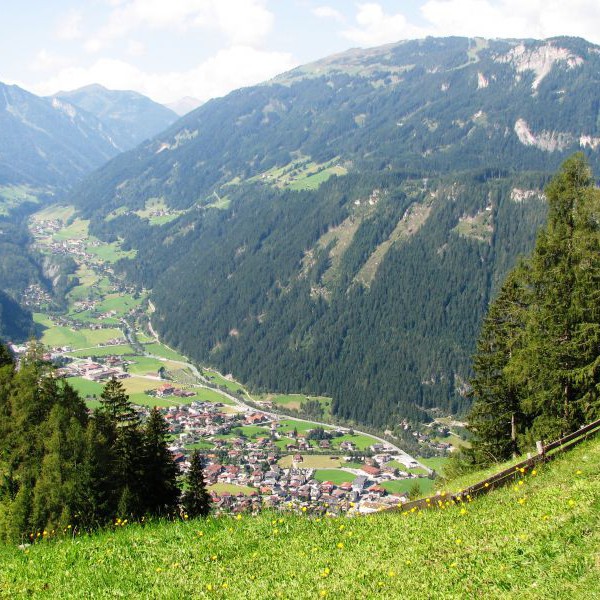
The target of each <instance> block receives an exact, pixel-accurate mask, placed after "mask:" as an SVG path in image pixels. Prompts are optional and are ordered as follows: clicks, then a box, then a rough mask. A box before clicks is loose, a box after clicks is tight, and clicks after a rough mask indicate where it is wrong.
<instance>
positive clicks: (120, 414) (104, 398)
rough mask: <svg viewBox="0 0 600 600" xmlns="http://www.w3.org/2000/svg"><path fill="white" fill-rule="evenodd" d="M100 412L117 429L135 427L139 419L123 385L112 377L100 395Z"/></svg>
mask: <svg viewBox="0 0 600 600" xmlns="http://www.w3.org/2000/svg"><path fill="white" fill-rule="evenodd" d="M100 403H101V410H102V412H104V413H106V414H107V415H108V416H109V417H110V418H111V420H112V421H113V422H114V424H115V425H116V426H117V427H122V426H128V425H131V426H137V425H138V424H139V419H138V417H137V414H136V412H135V410H134V408H133V406H132V404H131V402H130V401H129V396H128V395H127V394H126V393H125V388H124V387H123V384H122V383H121V382H120V381H119V380H118V379H115V378H114V377H112V378H111V379H110V380H109V381H108V382H107V383H106V385H105V386H104V389H103V390H102V393H101V394H100Z"/></svg>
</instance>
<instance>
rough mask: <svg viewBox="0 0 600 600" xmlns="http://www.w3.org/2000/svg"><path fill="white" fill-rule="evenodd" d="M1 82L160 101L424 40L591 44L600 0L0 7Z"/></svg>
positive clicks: (599, 20)
mask: <svg viewBox="0 0 600 600" xmlns="http://www.w3.org/2000/svg"><path fill="white" fill-rule="evenodd" d="M2 4H3V6H2V11H1V13H0V39H1V40H2V41H1V42H0V44H1V46H0V81H2V82H4V83H16V84H18V85H20V86H22V87H24V88H25V89H27V90H29V91H32V92H34V93H37V94H41V95H45V94H51V93H54V92H57V91H59V90H70V89H75V88H77V87H81V86H83V85H87V84H89V83H101V84H102V85H105V86H106V87H109V88H111V89H134V90H136V91H139V92H141V93H143V94H146V95H148V96H150V97H151V98H153V99H154V100H157V101H159V102H172V101H175V100H177V99H179V98H182V97H184V96H192V97H195V98H198V99H199V100H202V101H204V100H207V99H209V98H211V97H215V96H221V95H224V94H226V93H228V92H229V91H231V90H233V89H236V88H239V87H243V86H246V85H252V84H255V83H259V82H261V81H264V80H266V79H269V78H271V77H273V76H274V75H276V74H278V73H281V72H283V71H286V70H288V69H290V68H293V67H294V66H297V65H299V64H303V63H306V62H310V61H313V60H317V59H319V58H322V57H324V56H327V55H328V54H332V53H335V52H341V51H343V50H346V49H348V48H351V47H357V46H358V47H370V46H377V45H380V44H384V43H388V42H394V41H399V40H401V39H411V38H421V37H425V36H427V35H467V36H483V37H531V38H545V37H551V36H555V35H577V36H580V37H584V38H586V39H588V40H589V41H592V42H595V43H600V2H598V0H569V2H566V1H565V0H374V1H369V0H357V1H353V0H22V1H19V0H15V1H8V0H2Z"/></svg>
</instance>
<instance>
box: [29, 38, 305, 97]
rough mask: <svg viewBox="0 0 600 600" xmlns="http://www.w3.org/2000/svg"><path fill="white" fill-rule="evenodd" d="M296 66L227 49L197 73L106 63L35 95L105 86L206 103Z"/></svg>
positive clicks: (283, 57)
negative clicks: (190, 97) (154, 70)
mask: <svg viewBox="0 0 600 600" xmlns="http://www.w3.org/2000/svg"><path fill="white" fill-rule="evenodd" d="M295 66H297V65H296V63H295V62H294V61H293V59H292V57H291V55H290V54H287V53H282V52H267V51H261V50H257V49H255V48H252V47H249V46H233V47H231V48H228V49H226V50H221V51H219V52H217V53H216V54H215V55H214V56H212V57H211V58H209V59H208V60H206V61H204V62H202V63H201V64H199V65H198V66H196V67H195V68H193V69H190V70H188V71H173V72H170V73H147V72H144V71H142V70H140V69H139V68H137V67H135V66H134V65H132V64H130V63H128V62H125V61H123V60H115V59H106V58H102V59H99V60H97V61H96V62H95V63H94V64H92V65H91V66H90V67H86V68H84V67H68V68H64V69H62V70H60V71H59V73H58V74H57V75H56V76H55V77H52V78H51V79H48V80H46V81H44V82H42V83H40V84H39V85H38V86H36V87H34V88H33V91H34V93H37V94H40V95H49V94H52V93H55V92H56V91H58V90H71V89H76V88H78V87H82V86H84V85H88V84H91V83H100V84H101V85H104V86H105V87H107V88H109V89H121V90H130V89H133V90H136V91H138V92H140V93H142V94H146V95H147V96H149V97H151V98H153V99H154V100H156V101H158V102H163V103H167V102H172V101H174V100H178V99H179V98H182V97H184V96H194V97H196V98H198V99H199V100H203V101H204V100H208V99H210V98H214V97H217V96H222V95H225V94H227V93H228V92H230V91H232V90H234V89H237V88H239V87H244V86H248V85H254V84H257V83H260V82H262V81H265V80H267V79H269V78H271V77H274V76H275V75H277V74H279V73H281V72H283V71H286V70H289V69H291V68H293V67H295Z"/></svg>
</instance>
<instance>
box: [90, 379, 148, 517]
mask: <svg viewBox="0 0 600 600" xmlns="http://www.w3.org/2000/svg"><path fill="white" fill-rule="evenodd" d="M100 402H101V403H102V406H101V407H100V413H101V416H100V422H102V420H103V417H104V418H106V419H107V420H108V421H109V423H110V425H108V424H106V425H107V426H106V431H107V433H108V434H109V435H113V436H114V437H113V439H112V440H111V441H112V443H111V459H112V461H111V462H112V468H111V472H112V476H113V486H114V487H113V490H114V496H115V498H116V502H117V509H116V510H117V513H118V516H120V517H128V518H129V517H138V516H141V515H142V514H143V513H144V512H145V511H144V506H145V503H144V498H143V495H144V494H143V435H142V431H141V428H140V422H139V418H138V416H137V413H136V412H135V409H134V408H133V405H132V404H131V402H130V401H129V396H128V395H127V394H126V393H125V388H124V387H123V384H122V383H121V382H120V381H118V380H117V379H115V378H114V377H113V378H112V379H111V380H110V381H108V383H107V384H106V385H105V386H104V389H103V391H102V394H101V395H100ZM111 428H112V429H113V433H112V434H111V432H110V429H111Z"/></svg>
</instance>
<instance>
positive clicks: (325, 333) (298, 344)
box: [71, 37, 600, 427]
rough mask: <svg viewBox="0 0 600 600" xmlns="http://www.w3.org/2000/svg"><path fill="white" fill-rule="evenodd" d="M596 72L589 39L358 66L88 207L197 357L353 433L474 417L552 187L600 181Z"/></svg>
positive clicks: (219, 110) (487, 43)
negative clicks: (294, 396) (516, 270)
mask: <svg viewBox="0 0 600 600" xmlns="http://www.w3.org/2000/svg"><path fill="white" fill-rule="evenodd" d="M599 73H600V48H598V47H596V46H593V45H592V44H590V43H588V42H586V41H585V40H582V39H579V38H554V39H550V40H545V41H536V40H483V39H467V38H458V37H457V38H444V39H435V38H428V39H426V40H419V41H409V42H403V43H399V44H392V45H388V46H384V47H381V48H374V49H370V50H351V51H349V52H346V53H343V54H340V55H337V56H334V57H330V58H328V59H324V60H323V61H319V62H317V63H314V64H312V65H307V66H304V67H300V68H298V69H295V70H294V71H291V72H289V73H286V74H283V75H281V76H279V77H277V78H275V79H274V80H272V81H270V82H267V83H266V84H264V85H261V86H256V87H252V88H246V89H242V90H238V91H236V92H233V93H231V94H229V95H228V96H226V97H225V98H220V99H216V100H212V101H210V102H207V103H206V104H205V105H203V106H201V107H200V108H198V109H197V110H195V111H193V112H192V113H189V114H188V115H186V116H185V117H183V118H182V119H180V120H179V121H177V122H176V123H175V124H174V125H173V126H171V127H170V128H169V129H168V130H166V131H165V132H164V133H162V134H160V135H158V136H157V137H155V138H154V139H153V140H151V141H149V142H146V143H144V144H142V145H140V146H138V147H137V148H135V149H134V150H132V151H130V152H128V153H126V154H123V155H120V156H119V157H118V158H117V159H115V160H113V161H111V162H109V163H108V164H107V165H105V166H104V167H103V168H101V169H100V170H99V171H97V172H96V173H94V175H93V177H91V178H89V179H87V180H86V181H84V183H83V184H82V185H81V186H79V187H78V188H76V189H75V191H74V192H73V193H72V195H71V200H72V201H73V202H74V203H75V204H77V205H78V207H79V208H80V210H81V212H82V214H83V216H85V217H89V218H91V224H90V231H91V232H92V233H93V234H94V235H97V236H99V237H101V238H104V239H106V240H108V241H110V240H113V239H117V238H122V239H123V240H124V247H125V248H126V249H127V248H133V249H135V250H137V255H136V258H135V259H133V260H123V261H120V263H117V265H116V268H118V269H119V270H120V271H122V272H124V273H126V274H127V276H128V277H129V279H130V280H131V281H133V282H135V283H136V284H137V285H138V286H140V287H145V288H149V289H152V299H153V302H154V304H155V306H156V312H155V313H154V315H153V325H154V327H155V328H156V329H157V330H158V331H159V332H160V334H161V336H162V337H163V338H164V340H165V341H166V342H167V343H168V344H170V345H173V346H176V347H177V348H179V349H180V350H182V351H183V352H184V353H185V354H186V355H188V356H190V357H192V358H194V359H195V360H197V361H199V362H202V363H205V364H213V365H215V366H217V367H219V369H220V370H222V371H224V372H233V373H234V375H235V376H236V377H237V378H239V379H240V380H242V381H244V382H246V383H248V384H249V385H250V386H252V387H253V388H255V389H256V390H259V391H260V390H268V391H280V392H303V393H306V394H313V395H328V396H332V397H333V398H334V401H333V412H334V414H335V415H336V417H337V418H338V419H342V420H344V419H345V420H349V421H357V422H362V423H367V424H370V425H375V426H392V427H394V426H395V427H398V426H399V423H400V422H401V421H402V419H404V418H409V419H411V420H417V421H423V420H427V419H429V418H431V416H432V414H433V411H434V410H435V409H438V410H441V411H442V412H444V413H461V412H464V411H465V410H466V409H467V407H468V405H469V400H468V398H467V397H466V391H467V386H466V383H465V382H466V381H467V380H468V378H469V376H470V360H471V355H472V353H473V351H474V346H475V339H476V336H477V332H478V329H479V325H480V322H481V320H482V317H483V315H484V313H485V310H486V308H487V305H488V303H489V300H490V298H491V297H492V296H493V295H494V293H495V291H496V290H497V288H498V286H499V282H500V281H501V280H502V278H503V276H504V275H505V274H506V273H507V271H508V270H509V269H510V268H512V267H513V265H514V264H515V262H516V260H517V257H518V256H519V255H523V254H526V253H528V252H529V251H530V250H531V249H532V247H533V242H534V239H535V234H536V231H537V229H538V228H539V227H540V226H541V225H542V224H543V223H544V221H545V218H546V202H545V197H544V194H543V189H544V186H545V184H546V183H547V181H548V180H549V177H550V174H551V173H552V172H553V171H554V170H555V169H556V168H557V167H558V165H559V164H560V163H561V162H562V161H563V160H564V159H565V158H566V157H567V156H568V155H569V154H571V153H573V152H574V151H576V150H583V151H584V152H585V154H586V155H587V158H588V160H589V161H590V163H591V165H592V168H593V170H594V171H595V172H598V171H599V169H598V167H599V166H600V164H599V163H600V161H599V152H598V151H599V149H600V122H599V105H598V100H597V94H596V91H597V89H598V83H599V81H598V80H599V75H598V74H599ZM157 211H158V212H160V214H161V215H164V216H166V217H168V219H166V220H168V222H166V223H164V221H163V223H164V224H162V225H160V224H157V222H156V221H153V219H152V218H150V216H149V215H152V214H153V212H156V213H157V214H158V212H157Z"/></svg>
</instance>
